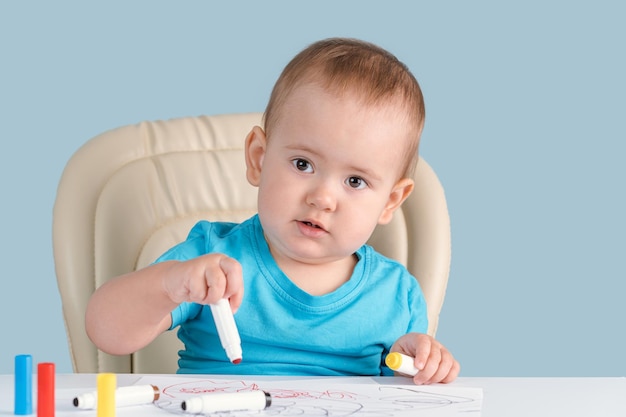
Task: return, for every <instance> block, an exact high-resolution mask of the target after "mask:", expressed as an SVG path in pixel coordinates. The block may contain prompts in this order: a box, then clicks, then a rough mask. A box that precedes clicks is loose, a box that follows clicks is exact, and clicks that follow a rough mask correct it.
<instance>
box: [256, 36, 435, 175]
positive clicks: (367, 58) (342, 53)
mask: <svg viewBox="0 0 626 417" xmlns="http://www.w3.org/2000/svg"><path fill="white" fill-rule="evenodd" d="M307 83H309V84H311V83H313V84H318V85H320V86H321V87H322V88H324V89H325V90H326V91H328V92H330V93H332V94H337V95H338V96H342V95H344V94H346V93H356V94H357V95H358V96H359V97H360V98H361V99H362V100H363V103H364V105H378V104H387V103H390V104H394V105H399V106H400V108H401V109H404V110H405V115H406V117H407V119H408V122H409V123H408V125H409V126H410V127H411V131H410V132H407V134H408V135H409V136H410V138H411V140H409V141H408V142H409V143H408V144H407V150H406V151H407V154H406V155H407V158H406V162H405V167H404V171H403V173H404V175H405V176H410V175H411V174H412V172H413V169H414V167H415V163H416V162H417V155H418V146H419V139H420V135H421V133H422V129H423V127H424V118H425V108H424V98H423V96H422V91H421V89H420V86H419V84H418V82H417V80H416V79H415V77H414V76H413V74H411V72H410V71H409V69H408V68H407V66H406V65H405V64H403V63H402V62H401V61H399V60H398V59H397V58H396V57H395V56H394V55H392V54H391V53H390V52H388V51H386V50H385V49H383V48H380V47H379V46H376V45H374V44H371V43H368V42H364V41H361V40H357V39H349V38H330V39H325V40H321V41H318V42H315V43H313V44H311V45H310V46H309V47H307V48H305V49H304V50H302V51H301V52H300V53H299V54H297V55H296V56H295V57H294V58H293V59H292V60H291V61H290V62H289V63H288V64H287V66H286V67H285V69H284V70H283V72H282V73H281V75H280V77H279V78H278V80H277V81H276V84H275V85H274V89H273V90H272V94H271V95H270V99H269V102H268V104H267V108H266V109H265V115H264V121H265V131H266V134H267V136H268V138H269V137H270V136H271V133H272V128H273V127H274V126H275V125H276V123H277V121H278V119H279V118H280V113H281V108H282V106H283V105H284V103H285V101H286V100H287V97H288V96H289V94H290V93H291V92H292V91H293V90H294V89H295V88H296V87H298V86H301V85H304V84H307Z"/></svg>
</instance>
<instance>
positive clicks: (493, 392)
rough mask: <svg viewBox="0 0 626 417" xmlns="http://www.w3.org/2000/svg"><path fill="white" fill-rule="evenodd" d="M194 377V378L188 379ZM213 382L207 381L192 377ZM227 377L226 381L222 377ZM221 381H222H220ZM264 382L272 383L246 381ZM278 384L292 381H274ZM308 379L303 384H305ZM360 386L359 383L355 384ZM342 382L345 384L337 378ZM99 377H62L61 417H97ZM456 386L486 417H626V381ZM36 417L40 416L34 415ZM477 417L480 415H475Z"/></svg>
mask: <svg viewBox="0 0 626 417" xmlns="http://www.w3.org/2000/svg"><path fill="white" fill-rule="evenodd" d="M142 376H144V375H136V374H120V375H118V376H117V382H118V386H123V385H132V384H134V383H135V382H136V381H137V380H138V379H139V378H141V377H142ZM185 377H189V376H185ZM192 377H200V378H207V376H206V375H204V376H192ZM222 377H223V376H222ZM218 378H219V377H218ZM237 378H249V379H253V380H259V379H261V380H263V378H268V379H270V378H269V377H257V376H254V377H240V376H238V377H237ZM276 379H282V380H285V379H288V378H280V377H274V378H273V380H276ZM301 379H302V378H300V380H301ZM352 380H354V378H352ZM337 381H339V382H341V381H342V379H341V378H337ZM363 381H364V383H371V384H377V383H382V384H389V383H393V384H407V379H406V378H401V377H393V378H363ZM95 382H96V375H94V374H59V375H56V382H55V383H56V392H57V396H56V397H57V398H56V399H57V412H56V416H58V417H65V416H73V417H82V416H95V415H96V412H95V410H90V411H77V410H75V409H73V408H72V407H71V399H72V398H73V397H74V396H75V395H77V394H79V393H82V392H85V391H89V390H91V389H93V388H94V387H95ZM33 384H34V389H33V409H35V408H36V375H34V376H33ZM450 385H451V386H458V387H478V388H482V390H483V402H482V412H481V416H482V417H496V416H497V417H502V416H506V417H517V416H520V417H521V416H524V417H526V416H533V417H541V416H550V417H552V416H567V417H582V416H585V417H587V416H589V417H596V416H599V417H610V416H619V417H624V416H626V378H469V377H462V378H458V380H457V381H455V382H454V383H453V384H450ZM0 390H1V391H0V392H1V394H0V416H5V415H13V398H14V377H13V375H0ZM34 415H36V413H35V414H34ZM167 415H170V416H171V415H172V414H169V413H167V412H165V411H162V410H160V409H158V408H156V407H154V406H151V405H146V406H140V407H132V408H131V409H129V408H119V409H118V412H117V416H119V417H124V416H134V417H141V416H167ZM472 415H475V414H472Z"/></svg>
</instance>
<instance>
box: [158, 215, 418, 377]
mask: <svg viewBox="0 0 626 417" xmlns="http://www.w3.org/2000/svg"><path fill="white" fill-rule="evenodd" d="M207 253H223V254H225V255H228V256H230V257H232V258H234V259H236V260H238V261H239V262H240V263H241V266H242V269H243V281H244V298H243V301H242V303H241V307H240V308H239V310H238V311H237V313H236V314H235V322H236V323H237V327H238V329H239V334H240V336H241V341H242V343H241V348H242V350H243V360H242V362H241V363H240V364H238V365H233V364H231V363H230V362H229V360H228V358H227V357H226V353H225V352H224V350H223V348H222V346H221V344H220V340H219V337H218V335H217V330H216V328H215V324H214V321H213V317H212V315H211V309H210V308H209V306H204V305H200V304H195V303H183V304H181V305H180V306H179V307H178V308H176V309H175V310H174V311H172V328H175V327H177V326H180V329H179V330H178V337H179V338H180V340H181V341H182V342H183V343H184V345H185V349H184V350H181V351H180V352H179V355H180V358H179V361H178V365H179V370H178V372H179V373H203V374H240V375H263V374H265V375H381V374H387V373H388V371H389V370H388V369H386V368H385V367H384V363H383V356H384V355H385V353H386V352H388V351H389V349H390V348H391V345H392V344H393V343H394V342H395V341H396V340H397V339H398V338H399V337H400V336H402V335H404V334H406V333H408V332H419V333H426V331H427V328H428V322H427V313H426V302H425V300H424V296H423V294H422V291H421V289H420V287H419V284H418V282H417V280H416V279H415V278H414V277H413V276H411V275H410V274H409V272H408V271H407V270H406V268H405V267H404V266H402V265H401V264H400V263H398V262H396V261H393V260H391V259H388V258H386V257H384V256H382V255H381V254H379V253H377V252H375V251H374V250H373V249H372V248H371V247H370V246H367V245H364V246H363V247H361V248H360V249H359V250H358V251H357V253H356V256H357V258H358V262H357V264H356V266H355V268H354V271H353V273H352V277H351V278H350V279H349V280H348V281H347V282H346V283H344V284H343V285H342V286H341V287H339V288H338V289H337V290H335V291H333V292H331V293H329V294H326V295H321V296H313V295H310V294H308V293H306V292H305V291H303V290H301V289H300V288H298V287H297V286H296V285H295V284H294V283H293V282H291V281H290V280H289V278H288V277H287V276H286V275H285V274H284V273H283V272H282V271H281V270H280V269H279V267H278V265H277V264H276V262H275V261H274V259H273V258H272V255H271V254H270V250H269V247H268V245H267V242H266V241H265V238H264V235H263V230H262V228H261V224H260V222H259V218H258V215H255V216H253V217H252V218H250V219H248V220H247V221H245V222H243V223H241V224H235V223H211V222H207V221H201V222H199V223H197V224H196V225H195V226H194V227H193V229H192V230H191V232H190V233H189V236H188V237H187V240H185V241H184V242H182V243H180V244H179V245H177V246H175V247H173V248H172V249H170V250H169V251H168V252H166V253H165V254H164V255H163V256H161V257H160V258H159V259H158V260H157V262H161V261H165V260H187V259H192V258H194V257H197V256H201V255H204V254H207Z"/></svg>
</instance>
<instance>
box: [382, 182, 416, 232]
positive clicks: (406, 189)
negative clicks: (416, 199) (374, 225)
mask: <svg viewBox="0 0 626 417" xmlns="http://www.w3.org/2000/svg"><path fill="white" fill-rule="evenodd" d="M414 186H415V183H414V182H413V180H412V179H411V178H402V179H400V180H399V181H398V182H397V183H396V185H394V186H393V188H392V189H391V193H390V194H389V200H387V204H386V205H385V208H384V209H383V212H382V213H381V214H380V217H379V218H378V224H387V223H389V222H390V221H391V219H392V218H393V213H394V212H395V211H396V210H397V209H398V208H399V207H400V206H401V205H402V203H404V200H406V199H407V197H408V196H409V194H411V192H412V191H413V188H414Z"/></svg>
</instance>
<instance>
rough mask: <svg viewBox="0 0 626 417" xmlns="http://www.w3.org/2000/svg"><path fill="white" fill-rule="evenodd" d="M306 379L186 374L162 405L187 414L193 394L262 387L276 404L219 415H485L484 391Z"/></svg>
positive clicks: (166, 389) (166, 393) (167, 389)
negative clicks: (263, 379)
mask: <svg viewBox="0 0 626 417" xmlns="http://www.w3.org/2000/svg"><path fill="white" fill-rule="evenodd" d="M303 384H306V382H303V381H298V382H296V383H294V384H293V388H292V389H290V388H285V386H289V385H290V384H289V382H288V381H282V382H281V383H279V384H276V383H271V382H268V383H262V382H250V381H245V380H237V379H232V380H229V379H217V378H216V379H200V378H198V379H184V380H183V382H178V383H174V384H171V385H167V386H165V387H164V388H163V390H162V396H161V399H160V400H159V401H158V402H157V403H156V405H157V406H158V407H159V408H162V409H164V410H166V411H168V412H170V413H172V414H183V412H182V410H181V407H180V404H181V402H182V401H183V400H184V399H186V398H189V397H190V396H194V395H205V394H211V393H228V392H247V391H254V390H260V389H262V390H264V391H267V392H269V393H270V394H271V395H272V405H271V406H270V407H268V408H267V409H265V410H263V411H254V412H250V411H237V412H229V413H219V414H214V416H223V417H239V416H241V417H245V416H272V417H279V416H280V417H304V416H320V417H360V416H364V417H400V416H407V417H408V416H414V415H416V413H419V415H420V416H422V415H424V416H450V415H464V416H467V415H468V414H470V415H473V416H479V415H480V409H481V403H482V394H481V395H480V396H479V397H478V398H476V397H472V396H462V395H456V394H455V393H453V392H449V393H446V392H445V391H439V392H432V391H429V390H428V389H424V388H420V387H417V386H393V385H387V386H386V385H381V386H379V385H358V386H355V385H349V387H350V388H351V389H352V390H345V389H341V388H340V387H341V385H339V384H336V386H333V385H330V386H328V387H324V385H320V384H313V386H314V387H316V388H323V389H314V388H313V387H311V389H308V388H306V385H304V387H303ZM457 413H458V414H457Z"/></svg>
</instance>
